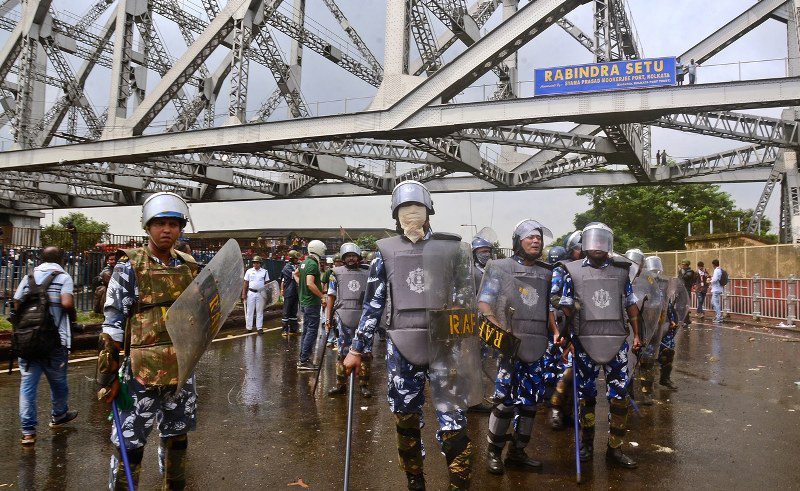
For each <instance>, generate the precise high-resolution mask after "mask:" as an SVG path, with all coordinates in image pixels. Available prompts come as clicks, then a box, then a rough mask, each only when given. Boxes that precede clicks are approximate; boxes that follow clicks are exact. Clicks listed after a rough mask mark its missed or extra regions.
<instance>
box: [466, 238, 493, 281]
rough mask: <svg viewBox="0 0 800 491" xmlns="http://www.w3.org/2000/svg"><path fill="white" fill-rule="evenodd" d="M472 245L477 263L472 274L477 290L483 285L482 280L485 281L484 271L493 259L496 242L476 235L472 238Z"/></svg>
mask: <svg viewBox="0 0 800 491" xmlns="http://www.w3.org/2000/svg"><path fill="white" fill-rule="evenodd" d="M471 245H472V257H473V259H474V260H475V264H474V265H473V268H472V275H473V278H474V279H475V290H476V291H477V290H478V288H479V287H480V286H481V281H483V272H484V270H485V269H486V263H487V262H489V260H490V259H492V251H493V250H494V244H492V243H491V242H489V241H488V240H487V239H486V238H484V237H481V236H480V235H476V236H475V237H473V238H472V244H471Z"/></svg>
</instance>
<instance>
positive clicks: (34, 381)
mask: <svg viewBox="0 0 800 491" xmlns="http://www.w3.org/2000/svg"><path fill="white" fill-rule="evenodd" d="M61 258H62V252H61V250H60V249H59V248H58V247H47V248H45V249H44V250H43V251H42V261H43V262H42V264H40V265H39V266H37V267H36V268H34V270H33V273H32V274H30V275H28V276H26V277H24V278H23V279H22V281H21V282H20V284H19V287H18V288H17V291H16V293H15V294H14V316H13V318H12V324H13V341H12V347H13V349H14V352H15V353H16V354H17V355H18V356H19V372H20V375H21V376H22V379H21V381H20V387H19V419H20V426H21V428H22V440H21V443H22V444H23V445H33V444H34V443H36V423H37V421H36V389H37V387H38V385H39V380H40V379H41V377H42V373H43V372H44V374H45V376H46V377H47V381H48V383H49V384H50V392H51V394H52V402H53V410H52V412H51V415H52V417H51V419H50V428H58V427H60V426H62V425H64V424H66V423H68V422H70V421H72V420H73V419H75V418H76V417H77V416H78V411H74V410H72V411H70V410H69V407H68V405H67V396H68V394H69V391H68V387H67V358H68V356H69V348H70V318H73V317H74V314H75V308H74V300H73V295H72V291H73V282H72V278H71V277H70V276H69V275H68V274H67V273H66V272H65V271H64V269H63V268H62V267H61V264H60V262H61Z"/></svg>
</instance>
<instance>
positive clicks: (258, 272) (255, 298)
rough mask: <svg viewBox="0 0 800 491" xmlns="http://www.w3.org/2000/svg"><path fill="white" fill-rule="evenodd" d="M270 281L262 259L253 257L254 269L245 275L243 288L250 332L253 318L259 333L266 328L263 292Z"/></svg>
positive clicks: (246, 317)
mask: <svg viewBox="0 0 800 491" xmlns="http://www.w3.org/2000/svg"><path fill="white" fill-rule="evenodd" d="M268 281H269V274H268V273H267V270H266V269H263V268H262V267H261V258H260V257H258V256H254V257H253V267H252V268H250V269H248V270H247V271H245V273H244V285H243V287H242V300H245V299H246V303H245V306H246V309H245V324H246V327H247V330H248V331H252V330H253V318H254V317H255V325H256V329H257V330H258V332H261V330H262V329H263V327H264V297H262V296H261V290H262V289H263V288H264V285H265V284H266V283H267V282H268Z"/></svg>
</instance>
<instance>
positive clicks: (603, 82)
mask: <svg viewBox="0 0 800 491" xmlns="http://www.w3.org/2000/svg"><path fill="white" fill-rule="evenodd" d="M534 80H535V83H536V89H535V94H536V95H552V94H571V93H575V92H592V91H598V90H615V89H633V88H638V87H658V86H662V85H675V58H650V59H646V60H625V61H611V62H608V63H593V64H590V65H572V66H564V67H558V68H542V69H537V70H536V74H535V76H534Z"/></svg>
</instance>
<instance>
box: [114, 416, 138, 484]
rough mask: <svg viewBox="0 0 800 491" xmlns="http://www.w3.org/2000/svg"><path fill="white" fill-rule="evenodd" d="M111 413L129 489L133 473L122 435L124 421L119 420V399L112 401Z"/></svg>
mask: <svg viewBox="0 0 800 491" xmlns="http://www.w3.org/2000/svg"><path fill="white" fill-rule="evenodd" d="M111 415H112V416H113V417H114V426H115V427H116V428H117V438H118V439H119V448H120V452H119V454H120V455H121V456H122V466H123V467H124V468H125V478H126V479H127V480H128V491H134V489H133V474H131V464H130V463H129V462H128V449H127V448H126V446H125V437H123V436H122V423H120V421H119V411H117V401H116V400H112V401H111Z"/></svg>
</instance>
